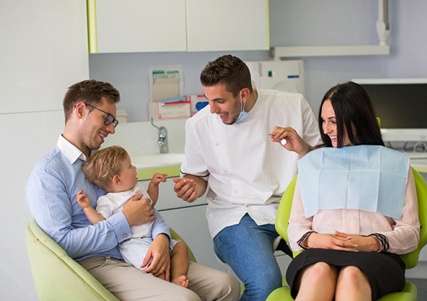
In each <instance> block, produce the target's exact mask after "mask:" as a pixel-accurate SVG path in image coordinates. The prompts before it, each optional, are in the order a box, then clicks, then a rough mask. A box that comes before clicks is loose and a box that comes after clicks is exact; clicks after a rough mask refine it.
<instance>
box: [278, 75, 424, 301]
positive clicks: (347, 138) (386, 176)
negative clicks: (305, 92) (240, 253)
mask: <svg viewBox="0 0 427 301" xmlns="http://www.w3.org/2000/svg"><path fill="white" fill-rule="evenodd" d="M319 128H320V131H321V136H322V139H323V142H324V145H325V147H323V148H320V149H317V150H315V151H312V152H310V153H308V154H307V155H305V156H304V157H303V158H301V159H300V160H299V162H298V182H297V184H296V188H295V194H294V199H293V204H292V211H291V216H290V220H289V228H288V235H289V240H290V245H291V248H292V249H293V251H298V250H303V251H302V252H301V253H300V254H299V255H298V256H296V258H295V259H294V260H293V261H292V262H291V264H290V265H289V267H288V270H287V274H286V279H287V281H288V283H289V285H290V287H291V292H292V296H293V297H294V298H295V299H296V300H316V301H319V300H346V301H347V300H376V299H378V298H380V297H382V296H384V295H386V294H388V293H391V292H396V291H401V290H402V289H403V287H404V284H405V266H404V263H403V261H402V260H401V259H400V257H399V256H398V254H405V253H409V252H410V251H412V250H414V249H416V247H417V246H418V242H419V228H420V225H419V220H418V205H417V204H418V203H417V195H416V190H415V184H414V178H413V175H412V172H411V169H410V166H409V159H408V157H407V156H405V155H403V154H401V153H399V152H397V151H394V150H391V149H388V148H386V147H384V142H383V140H382V137H381V132H380V128H379V125H378V122H377V120H376V116H375V113H374V110H373V106H372V104H371V101H370V99H369V97H368V95H367V93H366V91H365V90H364V89H363V88H362V87H361V86H359V85H357V84H355V83H353V82H347V83H344V84H340V85H337V86H335V87H333V88H331V89H330V90H329V91H328V92H327V93H326V94H325V96H324V98H323V100H322V103H321V107H320V113H319Z"/></svg>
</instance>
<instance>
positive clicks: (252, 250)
mask: <svg viewBox="0 0 427 301" xmlns="http://www.w3.org/2000/svg"><path fill="white" fill-rule="evenodd" d="M277 236H278V234H277V232H276V229H275V228H274V225H263V226H258V225H257V224H256V223H255V222H254V221H253V220H252V218H251V217H250V216H249V215H248V214H246V215H245V216H243V218H242V219H241V221H240V223H239V224H238V225H234V226H229V227H226V228H224V229H223V230H221V232H219V233H218V234H217V235H216V236H215V237H214V239H213V241H214V250H215V253H216V255H217V256H218V258H219V259H220V260H221V261H223V262H225V263H227V264H228V265H229V266H230V267H231V268H232V269H233V271H234V273H235V274H236V275H237V277H239V279H240V280H241V281H242V282H243V283H244V285H245V291H244V293H243V295H242V296H241V298H240V301H249V300H251V301H261V300H262V301H263V300H265V299H267V297H268V295H269V294H270V293H271V292H272V291H273V290H274V289H276V288H278V287H281V286H282V275H281V272H280V269H279V266H278V264H277V261H276V258H275V257H274V251H273V242H274V239H275V238H276V237H277Z"/></svg>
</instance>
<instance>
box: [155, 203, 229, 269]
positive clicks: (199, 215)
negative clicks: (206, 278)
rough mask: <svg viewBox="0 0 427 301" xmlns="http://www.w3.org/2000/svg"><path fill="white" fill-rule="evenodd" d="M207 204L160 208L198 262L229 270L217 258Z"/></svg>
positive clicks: (163, 215)
mask: <svg viewBox="0 0 427 301" xmlns="http://www.w3.org/2000/svg"><path fill="white" fill-rule="evenodd" d="M206 206H207V205H203V206H195V207H185V208H180V209H175V210H160V214H161V215H162V217H163V218H164V219H165V222H166V223H167V224H168V225H169V226H170V227H172V228H173V229H174V230H175V231H176V232H178V234H179V235H180V236H181V237H182V238H183V239H184V240H185V242H186V243H187V244H188V245H189V246H190V248H191V250H192V251H193V253H194V256H195V257H196V260H197V262H198V263H201V264H203V265H206V266H209V267H211V268H215V269H218V270H222V271H227V270H226V266H225V265H224V264H222V263H220V262H219V261H218V260H217V259H216V256H215V253H214V251H213V242H212V239H211V236H210V234H209V230H208V225H207V221H206V216H205V211H206Z"/></svg>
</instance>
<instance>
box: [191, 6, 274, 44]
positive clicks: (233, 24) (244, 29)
mask: <svg viewBox="0 0 427 301" xmlns="http://www.w3.org/2000/svg"><path fill="white" fill-rule="evenodd" d="M186 2H187V46H188V51H224V50H225V51H229V50H267V49H269V47H270V42H269V24H268V1H266V0H232V1H230V0H219V1H218V0H217V1H208V0H204V1H201V0H187V1H186Z"/></svg>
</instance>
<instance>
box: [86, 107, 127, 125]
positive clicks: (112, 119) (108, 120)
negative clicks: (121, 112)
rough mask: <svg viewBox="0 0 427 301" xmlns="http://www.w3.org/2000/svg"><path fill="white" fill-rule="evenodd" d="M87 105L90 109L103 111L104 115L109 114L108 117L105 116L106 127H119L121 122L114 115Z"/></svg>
mask: <svg viewBox="0 0 427 301" xmlns="http://www.w3.org/2000/svg"><path fill="white" fill-rule="evenodd" d="M85 105H87V106H88V107H91V108H94V109H97V110H98V111H101V112H102V113H105V114H107V116H105V119H104V124H105V125H106V126H109V125H110V124H114V127H117V125H118V124H119V121H118V120H117V119H116V118H115V117H114V116H113V115H111V114H110V113H108V112H105V111H103V110H101V109H98V108H97V107H95V106H93V105H90V104H88V103H85Z"/></svg>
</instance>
